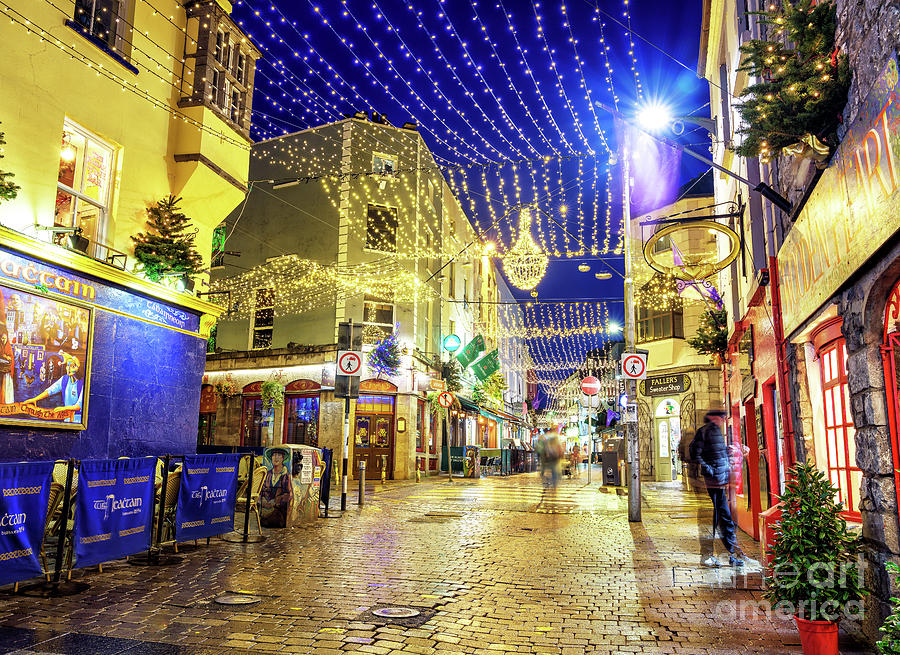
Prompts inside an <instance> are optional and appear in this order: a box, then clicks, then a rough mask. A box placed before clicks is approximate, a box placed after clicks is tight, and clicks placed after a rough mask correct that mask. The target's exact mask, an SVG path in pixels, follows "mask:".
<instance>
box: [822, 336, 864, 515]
mask: <svg viewBox="0 0 900 655" xmlns="http://www.w3.org/2000/svg"><path fill="white" fill-rule="evenodd" d="M819 363H820V367H821V373H822V394H823V396H824V408H825V455H826V457H825V462H824V463H825V468H826V472H827V474H828V478H829V480H831V483H832V484H833V485H834V486H835V487H837V489H838V501H839V502H841V503H842V504H843V505H844V511H845V512H846V514H847V515H848V517H851V518H856V519H859V518H860V513H859V509H858V508H857V504H858V502H859V488H860V484H861V483H862V472H861V471H860V470H859V469H858V468H857V467H856V439H855V435H856V428H855V427H854V426H853V416H852V415H851V413H850V389H849V387H848V385H847V346H846V344H845V342H844V340H843V339H838V340H836V341H834V342H833V343H831V344H829V345H827V346H826V347H825V348H824V349H823V350H822V351H821V352H820V353H819ZM818 464H819V468H822V466H821V465H822V462H818Z"/></svg>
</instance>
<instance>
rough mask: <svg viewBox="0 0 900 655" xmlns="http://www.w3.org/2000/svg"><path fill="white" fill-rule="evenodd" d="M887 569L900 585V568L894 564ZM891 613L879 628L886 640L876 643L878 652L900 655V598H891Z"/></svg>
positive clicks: (891, 563)
mask: <svg viewBox="0 0 900 655" xmlns="http://www.w3.org/2000/svg"><path fill="white" fill-rule="evenodd" d="M885 568H886V569H887V570H888V571H890V572H891V573H893V574H894V576H895V577H894V580H895V581H896V583H897V584H898V585H900V566H897V565H896V564H894V563H893V562H888V563H887V564H885ZM891 605H893V607H892V608H891V613H890V614H888V616H887V618H885V620H884V623H883V624H882V626H881V627H880V628H879V630H881V631H882V632H883V633H884V639H882V640H881V641H878V642H876V643H875V645H876V646H878V652H879V653H883V654H884V655H900V598H894V597H893V596H892V597H891Z"/></svg>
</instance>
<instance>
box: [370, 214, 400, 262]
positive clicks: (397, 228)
mask: <svg viewBox="0 0 900 655" xmlns="http://www.w3.org/2000/svg"><path fill="white" fill-rule="evenodd" d="M375 208H380V209H384V210H388V213H389V214H392V215H393V217H394V221H395V223H394V233H393V242H392V243H391V244H385V243H384V242H383V241H382V242H380V243H375V237H374V236H373V237H372V238H371V239H370V237H369V235H370V234H371V229H370V221H371V216H372V210H373V209H375ZM399 231H400V209H399V208H398V207H392V206H390V205H379V204H376V203H372V202H369V203H366V232H365V236H364V238H363V244H364V245H363V249H364V250H366V251H367V252H388V253H396V252H397V233H398V232H399ZM382 245H391V246H392V248H390V249H385V248H382V247H381V246H382Z"/></svg>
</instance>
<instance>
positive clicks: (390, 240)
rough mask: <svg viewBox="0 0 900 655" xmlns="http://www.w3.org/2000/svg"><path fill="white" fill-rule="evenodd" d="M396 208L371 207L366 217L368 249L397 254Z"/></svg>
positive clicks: (397, 221)
mask: <svg viewBox="0 0 900 655" xmlns="http://www.w3.org/2000/svg"><path fill="white" fill-rule="evenodd" d="M398 223H399V220H398V218H397V208H396V207H384V206H382V205H369V206H368V212H367V215H366V248H368V249H369V250H380V251H382V252H397V225H398Z"/></svg>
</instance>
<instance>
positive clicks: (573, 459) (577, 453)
mask: <svg viewBox="0 0 900 655" xmlns="http://www.w3.org/2000/svg"><path fill="white" fill-rule="evenodd" d="M579 462H581V447H580V446H579V445H578V444H577V443H576V444H575V445H574V446H573V447H572V452H571V453H570V454H569V463H570V464H571V466H572V477H573V478H578V477H580V473H579V471H578V464H579Z"/></svg>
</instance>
